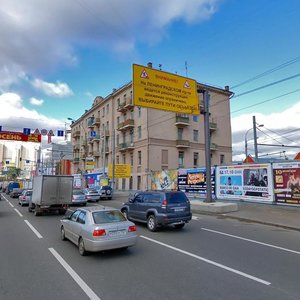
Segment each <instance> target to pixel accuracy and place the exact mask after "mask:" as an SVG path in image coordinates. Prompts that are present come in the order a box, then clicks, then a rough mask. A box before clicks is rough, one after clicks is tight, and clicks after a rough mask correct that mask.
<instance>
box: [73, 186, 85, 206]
mask: <svg viewBox="0 0 300 300" xmlns="http://www.w3.org/2000/svg"><path fill="white" fill-rule="evenodd" d="M86 202H87V200H86V198H85V193H84V192H83V191H82V190H79V189H74V190H73V193H72V204H74V205H78V204H79V205H83V206H85V205H86Z"/></svg>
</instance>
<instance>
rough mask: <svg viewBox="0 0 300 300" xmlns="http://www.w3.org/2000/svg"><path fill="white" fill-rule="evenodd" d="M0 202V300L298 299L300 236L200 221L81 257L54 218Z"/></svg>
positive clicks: (215, 220)
mask: <svg viewBox="0 0 300 300" xmlns="http://www.w3.org/2000/svg"><path fill="white" fill-rule="evenodd" d="M5 197H6V199H7V200H8V201H6V200H2V201H0V237H1V242H0V299H1V300H6V299H13V300H15V299H33V300H34V299H89V298H90V299H95V300H97V299H102V300H110V299H111V300H117V299H145V300H148V299H149V300H150V299H173V300H176V299H214V300H216V299H230V300H235V299H238V300H240V299H249V300H250V299H256V300H257V299H264V300H265V299H272V300H275V299H280V300H282V299H295V300H296V299H297V300H298V299H299V295H300V285H299V283H298V281H299V279H298V278H299V269H300V233H299V232H296V231H288V230H284V229H278V228H275V227H271V226H264V225H260V224H253V223H243V222H240V221H236V220H228V219H222V218H218V217H214V216H204V215H199V216H194V219H193V221H192V222H190V223H189V224H188V225H187V226H186V227H184V229H182V230H174V229H173V228H166V229H163V230H161V231H159V232H156V233H152V232H149V231H148V230H147V229H146V226H145V225H143V224H137V225H138V233H139V240H138V244H137V245H136V246H135V247H132V248H129V249H128V250H114V251H108V252H104V253H95V254H90V255H88V256H86V257H82V256H80V255H79V253H78V249H77V247H76V246H75V245H73V244H72V243H71V242H68V241H65V242H64V241H61V240H60V232H59V227H60V223H59V219H60V218H61V216H59V215H47V216H41V217H36V216H34V215H33V214H31V213H29V212H28V211H27V207H20V206H19V205H18V204H17V199H10V198H9V197H7V196H6V195H5ZM121 202H122V199H117V200H113V201H102V203H104V204H105V205H109V206H113V207H117V208H119V207H120V205H121ZM88 205H95V204H90V203H89V204H88Z"/></svg>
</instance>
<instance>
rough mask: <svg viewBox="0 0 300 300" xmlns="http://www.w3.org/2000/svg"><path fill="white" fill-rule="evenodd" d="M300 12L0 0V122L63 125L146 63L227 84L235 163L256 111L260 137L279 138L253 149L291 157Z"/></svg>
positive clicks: (16, 126)
mask: <svg viewBox="0 0 300 300" xmlns="http://www.w3.org/2000/svg"><path fill="white" fill-rule="evenodd" d="M299 19H300V2H299V1H298V0H287V1H281V0H272V1H271V0H243V1H240V0H172V1H168V0H152V1H147V0H110V1H107V0H64V1H61V0H43V1H40V0H26V1H23V0H0V28H1V30H0V40H1V43H0V126H2V130H10V131H22V130H23V128H31V129H32V130H34V129H35V128H39V129H42V128H45V129H47V130H50V129H51V130H53V131H56V130H64V129H65V128H66V126H68V122H70V121H68V118H73V119H77V118H79V117H80V116H81V115H82V114H83V113H84V111H85V109H89V108H90V107H91V106H92V103H93V100H94V98H95V97H96V96H102V97H106V96H107V95H109V94H110V93H111V92H112V90H113V89H114V88H119V87H121V86H122V85H124V84H126V83H128V82H129V81H131V78H132V64H140V65H147V63H148V62H152V64H153V67H154V68H159V65H161V69H162V70H164V71H167V72H171V73H177V74H178V75H182V76H188V77H190V78H193V79H195V80H197V81H198V82H201V83H205V84H209V85H213V86H216V87H220V88H224V87H225V86H227V85H228V86H229V87H230V90H231V91H232V92H233V93H234V97H232V98H231V99H230V109H231V127H232V142H233V160H234V161H238V160H241V159H244V158H245V139H247V143H248V153H250V154H251V155H252V156H254V150H253V130H251V128H252V127H253V124H252V119H253V116H255V117H256V122H257V124H258V125H263V126H260V127H259V128H258V129H257V135H258V143H259V144H271V145H272V144H273V145H274V144H276V145H284V147H282V146H281V147H278V146H266V145H259V146H258V147H259V148H258V149H259V156H261V157H265V158H268V157H269V158H270V157H277V158H278V157H287V158H289V159H293V157H294V156H295V154H296V153H298V152H299V151H300V143H299V141H300V128H299V123H300V122H299V120H300V72H299V66H300V42H299V29H300V28H299V27H300V22H299ZM58 140H59V138H58ZM287 146H289V147H287ZM291 146H292V147H295V148H292V147H291ZM297 146H299V148H296V147H297Z"/></svg>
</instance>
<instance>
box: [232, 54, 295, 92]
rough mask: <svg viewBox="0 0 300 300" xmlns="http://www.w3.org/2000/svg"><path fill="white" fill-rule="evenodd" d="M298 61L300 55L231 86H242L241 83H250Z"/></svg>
mask: <svg viewBox="0 0 300 300" xmlns="http://www.w3.org/2000/svg"><path fill="white" fill-rule="evenodd" d="M298 61H300V56H298V57H296V58H294V59H291V60H289V61H287V62H285V63H283V64H280V65H278V66H277V67H274V68H272V69H269V70H267V71H265V72H263V73H260V74H258V75H256V76H254V77H251V78H250V79H247V80H245V81H243V82H241V83H239V84H236V85H234V86H232V87H231V88H232V89H234V88H237V87H239V86H241V85H244V84H246V83H249V82H251V81H254V80H256V79H259V78H261V77H264V76H266V75H269V74H271V73H273V72H275V71H278V70H280V69H283V68H285V67H287V66H290V65H292V64H294V63H296V62H298Z"/></svg>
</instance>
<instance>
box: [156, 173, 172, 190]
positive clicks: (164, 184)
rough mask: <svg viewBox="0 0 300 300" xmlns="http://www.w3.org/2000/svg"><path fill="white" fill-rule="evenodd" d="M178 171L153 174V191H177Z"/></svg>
mask: <svg viewBox="0 0 300 300" xmlns="http://www.w3.org/2000/svg"><path fill="white" fill-rule="evenodd" d="M177 173H178V171H177V170H162V171H152V172H151V189H152V190H177Z"/></svg>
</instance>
